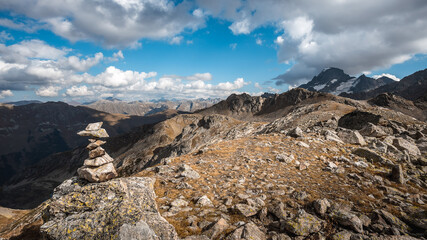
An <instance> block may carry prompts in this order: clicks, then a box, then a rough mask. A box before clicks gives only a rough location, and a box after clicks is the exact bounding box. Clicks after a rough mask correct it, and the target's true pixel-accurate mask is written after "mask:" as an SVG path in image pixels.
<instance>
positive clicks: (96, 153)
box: [77, 122, 117, 182]
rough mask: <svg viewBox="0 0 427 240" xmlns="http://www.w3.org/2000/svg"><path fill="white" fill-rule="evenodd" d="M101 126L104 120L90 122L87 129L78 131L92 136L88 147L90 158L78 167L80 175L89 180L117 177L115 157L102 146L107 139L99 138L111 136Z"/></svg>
mask: <svg viewBox="0 0 427 240" xmlns="http://www.w3.org/2000/svg"><path fill="white" fill-rule="evenodd" d="M101 126H102V122H97V123H90V124H89V125H87V127H86V129H85V130H83V131H80V132H78V133H77V134H78V135H80V136H89V137H92V138H91V139H89V141H90V143H89V145H87V147H86V148H87V149H88V150H89V158H88V159H86V160H85V161H84V163H83V167H81V168H79V169H77V173H78V174H79V177H80V178H84V179H86V180H88V181H89V182H105V181H108V180H110V179H112V178H115V177H117V172H116V169H115V168H114V165H113V161H114V159H113V158H112V157H110V155H108V153H106V152H105V150H104V149H103V148H102V147H101V145H103V144H105V141H102V140H100V139H99V138H107V137H109V136H108V133H107V131H105V129H103V128H101Z"/></svg>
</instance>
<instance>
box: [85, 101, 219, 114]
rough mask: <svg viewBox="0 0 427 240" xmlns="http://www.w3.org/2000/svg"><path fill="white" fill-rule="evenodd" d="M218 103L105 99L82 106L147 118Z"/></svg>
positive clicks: (192, 110) (191, 110) (194, 109)
mask: <svg viewBox="0 0 427 240" xmlns="http://www.w3.org/2000/svg"><path fill="white" fill-rule="evenodd" d="M219 101H220V99H218V98H217V99H194V100H158V101H132V102H125V101H122V100H120V99H117V98H107V99H103V100H98V101H96V102H92V103H87V104H83V106H86V107H89V108H92V109H95V110H98V111H103V112H108V113H118V114H127V115H136V116H149V115H152V114H156V113H158V112H162V111H165V110H169V109H170V110H176V111H181V112H194V111H196V110H199V109H203V108H206V107H209V106H212V105H213V104H215V103H217V102H219Z"/></svg>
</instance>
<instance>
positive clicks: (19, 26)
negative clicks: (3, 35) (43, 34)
mask: <svg viewBox="0 0 427 240" xmlns="http://www.w3.org/2000/svg"><path fill="white" fill-rule="evenodd" d="M0 26H3V27H7V28H10V29H15V30H22V31H25V32H27V33H33V32H35V31H37V30H39V29H41V28H42V24H38V23H36V22H34V21H31V20H29V21H27V22H25V23H22V22H20V23H15V22H13V21H12V20H10V19H7V18H0Z"/></svg>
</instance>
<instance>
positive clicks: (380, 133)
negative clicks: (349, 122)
mask: <svg viewBox="0 0 427 240" xmlns="http://www.w3.org/2000/svg"><path fill="white" fill-rule="evenodd" d="M359 133H360V134H362V135H363V136H368V137H377V138H379V137H384V136H387V135H388V134H387V133H386V132H385V131H384V130H383V129H382V128H381V127H379V126H377V125H374V124H372V123H367V125H365V126H364V127H363V128H362V129H361V130H360V131H359Z"/></svg>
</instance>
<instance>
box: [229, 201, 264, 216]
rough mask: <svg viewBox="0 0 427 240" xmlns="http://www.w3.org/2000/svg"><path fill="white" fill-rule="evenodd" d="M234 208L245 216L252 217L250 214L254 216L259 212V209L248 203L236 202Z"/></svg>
mask: <svg viewBox="0 0 427 240" xmlns="http://www.w3.org/2000/svg"><path fill="white" fill-rule="evenodd" d="M234 209H235V210H236V211H237V212H238V213H240V214H242V215H243V216H245V217H250V216H254V215H256V214H257V212H258V211H257V209H255V208H254V207H251V206H249V205H248V204H236V205H235V206H234Z"/></svg>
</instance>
